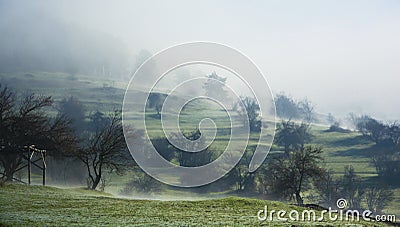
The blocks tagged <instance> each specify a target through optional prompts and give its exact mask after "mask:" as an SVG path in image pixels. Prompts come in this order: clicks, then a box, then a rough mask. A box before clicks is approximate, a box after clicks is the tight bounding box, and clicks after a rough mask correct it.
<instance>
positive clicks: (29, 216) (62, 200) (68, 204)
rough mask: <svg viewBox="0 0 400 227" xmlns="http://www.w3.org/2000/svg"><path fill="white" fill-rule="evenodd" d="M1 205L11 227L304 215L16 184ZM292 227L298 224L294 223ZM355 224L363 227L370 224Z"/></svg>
mask: <svg viewBox="0 0 400 227" xmlns="http://www.w3.org/2000/svg"><path fill="white" fill-rule="evenodd" d="M0 203H1V204H2V205H1V207H0V225H12V226H27V225H30V226H32V225H35V226H36V225H37V226H43V225H57V226H59V225H67V226H70V225H77V224H78V225H82V226H89V225H123V226H126V225H135V224H141V225H146V226H155V225H157V226H160V225H169V226H188V225H208V226H210V225H213V226H243V225H247V226H251V225H252V226H254V225H259V224H260V222H259V220H258V219H257V212H258V211H259V210H260V209H263V207H264V206H265V205H267V206H268V209H269V210H272V209H275V210H292V209H295V210H298V211H299V212H301V211H303V210H304V209H303V208H298V207H295V206H289V205H286V204H284V203H281V202H271V201H263V200H256V199H244V198H236V197H232V198H225V199H213V200H202V201H156V200H128V199H118V198H114V197H112V196H111V195H109V194H106V193H99V192H93V191H87V190H83V189H60V188H54V187H43V186H25V185H17V184H7V185H5V186H3V187H0ZM305 223H307V222H305ZM263 224H265V225H270V226H287V224H288V223H284V222H280V221H273V222H269V221H265V222H263ZM292 224H295V225H299V224H301V223H296V222H293V223H292ZM302 224H304V222H303V223H302ZM308 224H311V223H307V225H308ZM314 224H315V223H314ZM318 224H319V225H322V226H332V225H335V226H338V224H340V225H346V224H350V223H348V222H335V223H330V222H327V221H322V222H318ZM353 224H354V223H353ZM358 224H362V225H367V224H368V223H365V222H361V223H358ZM375 226H376V225H375Z"/></svg>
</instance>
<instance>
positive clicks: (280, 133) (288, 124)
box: [274, 120, 312, 154]
mask: <svg viewBox="0 0 400 227" xmlns="http://www.w3.org/2000/svg"><path fill="white" fill-rule="evenodd" d="M309 128H310V125H309V124H306V123H304V122H302V123H296V122H294V121H292V120H287V121H285V120H282V122H281V123H280V124H278V127H277V130H276V133H275V138H274V139H275V140H274V143H276V144H277V145H279V146H282V147H283V148H284V151H285V154H289V152H290V151H294V150H301V149H303V148H304V145H305V144H306V143H307V142H310V140H311V138H312V135H311V133H310V132H309Z"/></svg>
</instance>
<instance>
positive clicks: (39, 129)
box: [0, 84, 77, 181]
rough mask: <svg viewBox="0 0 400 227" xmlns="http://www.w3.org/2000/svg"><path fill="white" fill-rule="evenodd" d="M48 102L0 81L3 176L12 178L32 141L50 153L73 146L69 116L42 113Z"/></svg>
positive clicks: (0, 145)
mask: <svg viewBox="0 0 400 227" xmlns="http://www.w3.org/2000/svg"><path fill="white" fill-rule="evenodd" d="M52 104H53V100H52V99H51V97H48V96H37V95H34V94H30V95H27V96H24V97H21V96H18V95H17V94H16V93H15V92H14V91H12V90H11V89H10V88H8V87H6V86H3V85H1V84H0V163H1V169H2V170H3V172H4V173H3V177H5V180H8V181H11V180H13V178H14V174H15V173H16V172H17V171H18V169H19V168H20V167H21V165H23V163H24V162H25V160H24V156H23V154H26V153H27V151H28V150H27V149H28V146H30V145H32V144H34V145H36V146H37V147H40V148H46V150H47V153H48V155H53V156H60V155H61V154H64V153H67V152H68V151H69V150H70V149H74V148H75V147H74V144H76V142H77V140H76V138H75V136H74V134H73V130H72V129H71V127H70V124H71V122H70V120H69V119H67V118H66V116H64V115H62V114H58V115H57V116H56V117H51V116H49V115H48V114H47V113H46V111H45V109H46V108H49V107H51V106H52Z"/></svg>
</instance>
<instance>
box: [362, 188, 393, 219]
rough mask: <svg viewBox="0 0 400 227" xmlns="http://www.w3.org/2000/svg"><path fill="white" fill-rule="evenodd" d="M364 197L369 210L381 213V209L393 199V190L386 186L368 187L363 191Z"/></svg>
mask: <svg viewBox="0 0 400 227" xmlns="http://www.w3.org/2000/svg"><path fill="white" fill-rule="evenodd" d="M365 199H366V203H367V205H368V208H369V209H370V210H371V211H373V212H376V213H382V210H383V209H384V208H385V207H386V206H387V205H388V204H389V203H390V202H391V201H392V200H393V192H392V191H390V190H388V189H387V188H382V187H370V188H368V189H367V190H366V191H365Z"/></svg>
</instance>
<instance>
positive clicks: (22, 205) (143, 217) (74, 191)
mask: <svg viewBox="0 0 400 227" xmlns="http://www.w3.org/2000/svg"><path fill="white" fill-rule="evenodd" d="M0 81H1V82H2V83H5V84H8V85H9V86H10V87H12V88H15V89H16V90H18V91H24V92H34V93H37V94H44V95H51V96H52V97H53V98H54V99H55V101H60V100H61V99H63V98H66V97H69V96H74V97H77V98H79V100H80V101H81V102H82V103H83V104H84V106H85V108H86V111H87V112H93V111H96V110H99V111H110V110H112V109H115V108H118V107H120V106H121V102H122V99H123V94H124V89H125V86H126V81H123V80H115V81H114V80H110V79H106V78H96V79H95V80H94V79H93V78H92V77H89V76H84V75H76V76H71V75H68V74H63V73H44V72H40V73H21V74H12V75H11V74H4V73H3V74H1V75H0ZM49 111H50V112H51V113H53V114H54V113H55V110H49ZM150 114H151V113H150ZM153 114H154V113H153ZM193 116H196V117H195V118H194V117H193ZM206 116H213V117H214V118H215V119H217V120H216V122H218V124H220V126H222V129H226V130H229V126H227V122H226V121H225V120H224V119H225V113H224V112H222V111H220V110H216V109H214V110H213V109H211V110H210V109H206V108H204V107H203V106H201V105H193V106H192V107H191V108H188V111H187V112H186V113H184V114H183V116H182V119H181V123H182V128H184V129H185V130H192V129H194V128H195V125H194V124H193V123H194V122H198V120H199V119H202V118H203V117H206ZM149 119H151V117H150V118H149ZM218 119H220V120H218ZM131 123H132V124H133V125H135V124H136V125H137V124H138V122H135V119H132V121H131ZM149 126H150V127H149V134H151V135H153V136H154V137H157V136H162V135H161V134H160V124H159V123H158V121H157V120H156V119H154V120H151V121H150V123H149ZM327 129H328V126H322V125H313V126H312V128H311V133H312V135H313V138H312V140H311V142H310V143H311V144H316V145H320V146H322V147H323V150H324V153H323V158H324V163H323V165H324V167H325V168H327V169H331V170H333V172H334V174H335V176H337V177H340V176H341V175H343V171H344V167H345V166H346V165H352V166H353V167H354V169H355V172H356V173H357V174H358V175H359V176H361V177H362V179H363V181H365V182H371V183H374V182H375V181H376V178H377V173H376V170H375V168H374V167H373V165H372V164H371V155H372V154H373V152H376V151H374V150H373V143H372V142H370V141H368V140H366V139H365V138H363V137H362V136H361V135H360V134H359V133H357V132H347V133H341V132H328V131H327ZM227 140H229V137H228V136H227V135H226V133H225V132H224V130H222V131H221V133H220V134H217V139H216V141H215V142H213V144H212V147H213V149H214V150H223V148H224V147H225V146H226V144H227ZM257 142H258V137H257V134H251V135H250V141H249V145H250V146H254V145H256V144H257ZM271 152H272V153H274V152H281V151H280V148H279V147H277V146H276V145H274V146H272V149H271ZM128 178H129V175H126V176H122V177H121V176H118V177H114V179H112V181H111V182H110V183H109V185H108V186H107V187H106V189H105V193H101V192H93V191H87V190H83V189H78V188H68V189H60V188H54V187H41V186H24V185H16V184H10V185H8V184H7V185H5V186H3V187H1V188H0V204H1V208H0V224H4V225H12V226H14V225H29V224H31V223H33V224H34V225H38V226H41V225H45V224H48V225H75V224H77V225H78V224H79V225H107V224H110V225H135V224H137V223H141V224H142V225H171V226H177V225H180V226H189V225H195V224H199V225H219V226H235V225H238V226H242V225H258V224H260V223H259V221H258V220H257V218H256V213H257V211H258V210H259V209H262V208H263V207H264V205H268V206H270V207H271V208H276V209H285V210H288V209H300V210H301V209H302V208H298V207H295V206H290V205H287V204H286V203H281V202H274V201H267V200H265V201H264V200H257V199H245V198H237V197H233V198H231V197H229V198H218V199H215V198H216V197H228V196H230V195H231V194H228V193H220V194H218V195H204V194H196V193H192V192H184V193H182V192H180V191H179V190H169V189H168V190H166V191H164V192H160V193H159V195H158V196H157V195H155V197H156V198H157V199H162V198H163V197H166V198H173V201H161V200H135V199H132V198H128V199H127V198H116V197H115V195H116V194H118V191H119V190H120V189H121V188H122V187H123V186H124V183H125V182H126V181H127V179H128ZM49 181H50V182H51V179H49ZM392 190H393V191H394V192H395V196H394V199H393V201H392V202H391V204H390V205H389V206H388V207H387V208H386V209H385V210H384V212H385V213H388V214H395V215H396V216H397V217H400V188H394V187H393V188H392ZM111 193H112V194H111ZM307 193H309V194H313V193H314V192H313V191H309V192H307ZM171 196H172V197H171ZM180 196H181V197H180ZM209 197H211V198H214V199H209ZM179 198H180V199H181V200H182V199H185V198H190V200H193V199H194V200H198V201H175V199H179ZM305 198H306V199H305V202H306V203H307V202H313V201H311V200H309V201H307V197H305ZM263 224H265V225H269V226H286V224H285V223H280V222H273V223H263ZM292 224H295V225H311V224H312V223H292ZM314 224H315V223H314ZM318 224H320V225H324V226H337V225H338V224H339V223H330V222H328V221H326V222H325V221H324V222H321V223H318ZM345 224H346V223H340V225H345ZM353 224H354V223H353ZM361 224H362V225H369V223H361ZM375 224H376V223H375Z"/></svg>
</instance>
